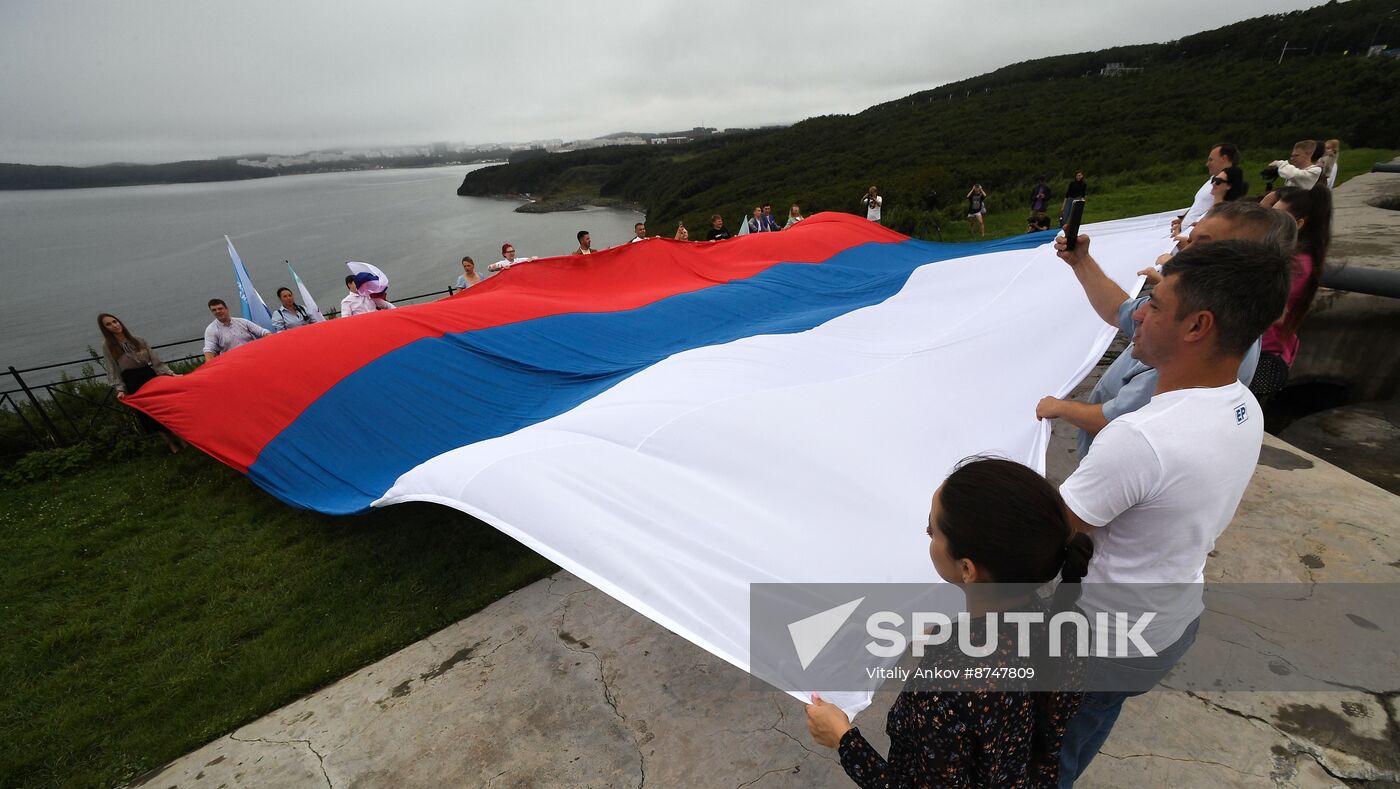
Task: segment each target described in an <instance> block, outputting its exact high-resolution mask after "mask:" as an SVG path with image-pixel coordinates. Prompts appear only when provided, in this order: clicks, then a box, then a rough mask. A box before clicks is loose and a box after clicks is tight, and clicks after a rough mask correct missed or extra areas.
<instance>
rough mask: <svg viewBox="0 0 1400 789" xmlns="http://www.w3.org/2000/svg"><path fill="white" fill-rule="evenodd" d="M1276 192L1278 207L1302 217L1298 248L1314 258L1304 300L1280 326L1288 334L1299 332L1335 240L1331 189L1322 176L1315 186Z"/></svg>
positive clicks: (1304, 285) (1284, 189)
mask: <svg viewBox="0 0 1400 789" xmlns="http://www.w3.org/2000/svg"><path fill="white" fill-rule="evenodd" d="M1275 194H1277V195H1278V201H1277V202H1275V203H1274V205H1275V207H1276V208H1282V207H1284V206H1287V207H1288V208H1287V211H1286V213H1288V214H1290V215H1291V216H1292V217H1293V218H1294V219H1295V220H1296V219H1302V220H1303V227H1302V228H1301V229H1300V230H1299V231H1298V251H1299V252H1306V253H1307V254H1308V257H1310V258H1312V270H1311V271H1309V272H1308V280H1307V282H1305V283H1304V284H1303V298H1302V301H1301V303H1299V305H1298V308H1297V309H1295V310H1291V311H1289V312H1288V314H1286V315H1284V316H1283V325H1282V326H1281V327H1280V328H1281V329H1282V331H1283V336H1284V337H1285V338H1287V337H1292V336H1293V335H1294V334H1295V333H1297V331H1298V326H1299V324H1301V323H1302V322H1303V318H1305V317H1307V315H1308V309H1309V308H1310V307H1312V301H1313V296H1315V295H1317V286H1318V283H1320V282H1321V281H1322V272H1323V270H1324V268H1325V267H1326V265H1327V247H1328V246H1330V245H1331V243H1332V190H1330V189H1328V188H1327V184H1325V183H1323V182H1322V181H1321V180H1319V181H1318V182H1317V185H1316V186H1314V187H1313V188H1312V189H1299V188H1298V187H1296V186H1285V187H1283V188H1282V189H1279V190H1278V191H1277V192H1276V193H1275Z"/></svg>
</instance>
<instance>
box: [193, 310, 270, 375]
mask: <svg viewBox="0 0 1400 789" xmlns="http://www.w3.org/2000/svg"><path fill="white" fill-rule="evenodd" d="M209 312H210V313H211V314H213V316H214V322H213V323H210V324H209V326H208V327H206V328H205V329H204V361H206V362H212V361H214V357H215V356H218V355H219V354H221V353H228V352H229V351H231V350H233V349H234V348H237V347H238V346H240V345H247V344H248V343H250V342H252V341H253V340H256V339H258V338H260V337H266V336H267V335H269V334H271V333H272V332H270V331H268V330H267V329H264V328H263V327H261V326H259V325H258V324H256V323H253V322H252V321H250V320H245V319H244V318H235V317H233V316H232V315H229V314H228V305H227V304H225V303H224V300H223V299H210V300H209Z"/></svg>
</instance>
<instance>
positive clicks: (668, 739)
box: [137, 431, 1400, 789]
mask: <svg viewBox="0 0 1400 789" xmlns="http://www.w3.org/2000/svg"><path fill="white" fill-rule="evenodd" d="M1071 446H1072V443H1071V441H1070V439H1069V437H1068V434H1067V431H1060V432H1059V434H1058V435H1057V436H1056V441H1055V445H1054V449H1053V450H1052V464H1051V475H1052V476H1060V475H1063V474H1064V473H1067V471H1068V469H1069V468H1070V467H1071V466H1072V459H1069V460H1067V459H1066V458H1067V457H1069V456H1070V452H1069V449H1070V447H1071ZM1217 554H1218V555H1216V556H1215V558H1214V559H1213V560H1212V561H1211V562H1210V564H1209V566H1208V576H1209V577H1210V579H1211V580H1231V581H1286V582H1296V583H1301V584H1308V583H1317V582H1323V581H1363V580H1364V581H1369V582H1382V581H1384V582H1389V583H1395V582H1400V562H1397V561H1396V557H1397V556H1400V498H1397V497H1396V496H1394V495H1392V494H1390V493H1387V492H1385V491H1383V490H1381V489H1380V488H1377V487H1375V486H1373V485H1370V484H1368V483H1365V482H1362V481H1360V480H1358V479H1356V478H1355V477H1352V476H1351V475H1349V474H1346V473H1345V472H1343V471H1341V470H1339V469H1336V468H1334V467H1332V466H1329V465H1327V464H1326V463H1324V462H1322V461H1321V460H1318V459H1316V458H1314V457H1312V456H1309V455H1306V454H1304V453H1302V452H1300V451H1298V450H1294V449H1292V448H1291V447H1289V446H1288V445H1286V444H1283V443H1281V442H1279V441H1277V440H1275V439H1272V438H1269V439H1267V441H1266V446H1265V450H1264V455H1263V458H1262V459H1261V463H1260V465H1259V468H1258V471H1257V473H1256V475H1255V477H1254V481H1253V482H1252V483H1251V485H1250V488H1249V491H1248V493H1247V494H1246V497H1245V500H1244V503H1243V505H1242V506H1241V509H1240V512H1239V514H1238V516H1237V517H1236V519H1235V522H1234V523H1233V524H1232V525H1231V527H1230V528H1229V530H1227V531H1226V533H1225V535H1224V536H1223V537H1222V539H1221V540H1220V542H1219V545H1218V550H1217ZM1198 648H1199V647H1198ZM1392 657H1393V656H1392ZM1397 690H1400V681H1398V682H1397V683H1396V687H1390V688H1374V689H1372V690H1371V691H1366V692H1363V691H1345V692H1339V693H1329V694H1310V695H1309V696H1307V697H1306V698H1300V697H1299V696H1298V695H1297V694H1291V695H1290V694H1269V693H1252V694H1242V693H1241V694H1230V695H1226V694H1216V695H1213V696H1212V695H1203V694H1197V693H1179V692H1172V691H1157V692H1154V693H1151V694H1148V695H1147V696H1143V697H1140V698H1138V699H1134V700H1132V701H1130V702H1129V704H1128V705H1127V707H1126V709H1125V710H1124V713H1123V717H1122V719H1121V720H1120V722H1119V724H1118V726H1117V728H1116V729H1115V730H1114V733H1113V736H1112V737H1111V738H1110V739H1109V741H1108V743H1107V744H1106V746H1105V747H1104V752H1103V756H1101V757H1100V758H1099V759H1098V760H1096V761H1095V762H1094V764H1093V765H1092V766H1091V768H1090V770H1089V772H1088V773H1087V774H1086V775H1085V778H1084V780H1083V781H1081V786H1088V787H1097V786H1103V787H1108V786H1113V787H1121V786H1143V787H1149V786H1150V787H1156V786H1163V787H1165V786H1220V787H1232V786H1241V787H1243V786H1297V787H1321V786H1340V785H1342V779H1346V780H1390V781H1400V744H1397V741H1396V732H1397V730H1400V729H1397V716H1396V712H1397V711H1396V701H1397V698H1396V691H1397ZM891 698H892V696H890V695H882V696H881V697H879V698H877V701H876V704H875V706H874V707H872V708H871V709H870V710H868V711H867V712H865V713H864V714H863V715H862V716H861V718H860V721H859V723H861V724H862V726H863V729H864V730H865V731H866V732H867V734H869V735H870V736H871V739H872V740H874V741H876V744H877V747H880V748H882V749H883V748H884V747H885V745H886V743H885V742H884V740H883V721H884V714H885V711H886V709H887V708H888V704H889V702H890V700H891ZM1299 710H1302V711H1303V713H1304V714H1299ZM644 784H646V785H651V786H657V787H673V786H725V787H742V786H763V787H779V786H794V787H795V786H842V785H849V783H848V782H847V781H846V779H845V776H844V774H843V773H842V771H841V769H840V766H839V765H838V764H837V763H836V761H835V760H834V754H833V753H832V752H830V751H828V750H826V749H824V748H821V747H819V746H816V745H815V744H813V743H812V742H811V740H810V739H809V737H808V736H807V733H806V728H805V723H804V720H803V708H802V705H801V704H800V703H798V702H797V701H795V700H793V699H792V698H790V697H788V696H787V695H785V694H781V693H776V692H773V691H770V690H767V689H765V688H763V687H760V686H758V685H756V684H755V683H753V682H752V681H751V680H750V679H749V678H748V676H747V675H745V674H744V673H742V672H740V671H738V670H737V669H734V668H733V667H731V666H729V665H728V664H726V663H724V662H722V661H720V660H718V659H717V658H714V657H713V656H711V655H709V654H708V653H706V652H704V651H703V650H701V649H699V648H697V647H695V646H693V645H691V644H690V643H689V642H686V641H684V640H683V639H681V638H679V637H676V636H674V635H671V634H670V633H669V632H667V631H665V630H664V629H662V628H661V627H659V626H657V625H655V624H653V623H652V622H651V621H649V620H647V619H645V618H643V617H642V616H640V615H638V614H636V613H634V612H632V611H631V610H630V609H628V608H626V607H624V606H622V605H620V604H618V603H616V602H614V601H613V600H612V599H611V598H608V597H606V596H605V595H603V594H601V593H600V592H598V591H596V590H594V589H592V587H590V586H588V585H586V584H584V583H582V582H581V581H579V580H577V579H576V578H574V577H573V576H571V575H569V574H568V573H564V572H561V573H558V574H556V575H555V576H553V577H551V578H549V579H546V580H544V581H540V582H539V583H536V584H534V585H532V586H530V587H527V588H525V589H522V590H520V591H518V592H516V593H515V594H512V595H510V596H508V597H506V598H505V599H503V600H501V601H499V602H497V603H495V604H494V605H492V606H490V607H489V608H487V609H485V610H484V611H482V612H480V613H478V614H476V615H475V616H472V617H469V618H468V619H465V620H463V621H461V622H458V623H457V624H455V625H452V626H451V627H449V628H447V629H445V630H443V631H441V632H439V633H437V634H435V635H433V636H432V637H430V638H427V639H425V640H423V641H421V642H419V643H417V644H414V645H412V646H410V647H408V648H406V649H404V650H402V651H400V652H398V653H397V654H395V655H392V656H390V657H388V658H385V659H384V660H382V661H380V662H378V663H375V664H374V665H371V666H368V667H366V668H364V669H362V670H361V671H358V672H356V673H355V674H353V675H351V676H349V677H346V678H345V679H343V680H341V681H339V682H337V683H335V684H334V685H332V686H330V687H328V688H326V689H325V690H323V691H321V692H319V693H316V694H313V695H312V696H309V697H307V698H305V699H302V700H300V701H297V702H295V703H293V704H290V705H288V706H287V707H285V708H283V709H281V710H278V711H277V712H275V713H273V714H271V715H268V716H267V717H265V718H263V719H261V720H258V721H256V722H254V723H252V724H249V725H247V726H244V727H243V728H241V729H239V730H237V731H235V732H233V733H231V734H229V735H227V736H225V737H222V738H220V739H218V740H215V741H214V742H212V743H210V744H209V745H207V746H205V747H203V748H201V749H199V750H197V751H195V752H194V753H191V754H189V755H187V756H185V757H183V758H181V759H178V760H176V761H175V762H173V763H172V764H170V765H168V766H167V767H165V768H163V769H162V770H159V771H157V772H156V773H153V774H150V775H148V776H146V777H145V778H144V779H142V780H141V781H139V782H137V785H145V786H150V787H162V789H163V788H164V787H170V786H180V787H204V786H207V787H218V786H297V787H316V786H332V787H352V786H358V787H378V786H384V787H410V786H498V787H526V786H600V787H601V786H627V787H631V786H642V785H644Z"/></svg>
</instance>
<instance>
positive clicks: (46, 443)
mask: <svg viewBox="0 0 1400 789" xmlns="http://www.w3.org/2000/svg"><path fill="white" fill-rule="evenodd" d="M457 290H458V289H457V288H448V289H446V290H437V291H433V292H431V293H420V294H418V295H416V296H409V297H407V298H403V299H395V300H394V303H395V304H408V303H412V302H418V301H424V300H427V299H433V298H436V297H439V296H450V295H452V294H453V293H456V292H457ZM338 314H339V311H338V310H332V311H331V312H328V313H325V316H326V317H327V318H334V317H336V316H337V315H338ZM203 342H204V337H203V336H199V337H194V338H192V339H188V340H177V341H175V342H167V343H161V344H160V345H153V346H151V347H152V348H153V349H154V350H158V351H160V350H166V349H169V348H183V349H184V350H182V351H177V353H179V354H180V355H178V356H175V357H172V358H167V359H165V360H164V361H165V362H166V364H169V365H171V366H174V367H190V368H192V367H196V366H198V365H199V364H200V363H201V362H202V361H203V360H204V354H203V352H202V351H203V345H202V344H203ZM162 356H163V355H162ZM4 374H5V375H8V376H9V381H7V382H6V383H5V385H6V386H8V387H9V388H7V389H4V390H0V460H3V459H6V458H12V457H14V456H16V455H22V454H25V453H26V452H29V451H32V450H34V449H50V448H55V447H65V446H71V445H73V444H78V443H81V442H84V441H90V440H94V439H104V438H108V439H109V438H111V437H112V436H114V435H121V434H122V433H131V432H133V431H135V430H136V429H137V427H136V420H135V412H134V411H133V410H132V409H130V408H127V407H125V406H123V405H121V404H120V403H118V401H117V398H116V392H115V390H113V389H112V387H111V386H109V385H108V384H107V380H106V379H107V373H106V370H105V369H104V368H103V366H102V359H101V357H100V356H99V355H98V354H97V352H96V351H95V350H93V349H92V348H91V347H89V348H88V355H87V356H86V357H84V358H81V359H72V360H69V361H64V362H55V363H53V364H42V365H39V366H37V367H26V368H23V369H16V368H15V367H14V366H13V365H11V366H9V367H8V369H7V370H6V372H5V373H4ZM26 376H27V377H26ZM5 422H8V423H9V424H4V423H5Z"/></svg>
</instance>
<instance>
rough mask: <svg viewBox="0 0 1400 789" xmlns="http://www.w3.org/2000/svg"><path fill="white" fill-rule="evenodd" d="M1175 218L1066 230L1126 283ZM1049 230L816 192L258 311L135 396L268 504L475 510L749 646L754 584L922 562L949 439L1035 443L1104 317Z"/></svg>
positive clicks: (912, 568)
mask: <svg viewBox="0 0 1400 789" xmlns="http://www.w3.org/2000/svg"><path fill="white" fill-rule="evenodd" d="M1167 216H1168V215H1159V216H1150V217H1142V218H1137V219H1130V220H1120V221H1116V222H1109V223H1104V224H1100V225H1097V226H1090V227H1088V228H1086V231H1085V232H1087V233H1089V234H1090V235H1091V236H1092V238H1093V252H1094V254H1095V256H1096V257H1097V258H1098V260H1099V262H1100V264H1102V265H1103V267H1104V268H1105V270H1106V271H1107V272H1108V274H1109V276H1111V277H1113V278H1114V279H1115V280H1117V281H1118V282H1119V283H1120V284H1122V285H1124V287H1125V288H1128V289H1130V290H1131V289H1132V288H1133V287H1134V286H1135V283H1136V281H1137V277H1136V274H1135V272H1136V271H1137V270H1139V269H1140V268H1142V267H1144V266H1146V265H1148V264H1150V263H1151V262H1152V261H1153V259H1154V258H1155V257H1156V255H1157V254H1158V253H1160V252H1162V251H1164V250H1165V249H1166V248H1167V246H1168V245H1169V244H1170V240H1169V239H1168V237H1167V233H1166V228H1167V222H1168V219H1167ZM1052 238H1053V237H1052V235H1051V234H1049V233H1039V234H1030V235H1025V236H1020V237H1015V238H1008V239H1003V240H997V241H989V242H985V243H978V244H937V243H930V242H924V241H917V240H912V239H909V238H906V237H904V236H902V235H900V234H898V233H895V232H893V231H891V230H888V229H886V228H883V227H881V226H880V225H878V224H875V223H872V222H868V221H866V220H864V219H860V218H856V217H852V216H848V215H844V214H821V215H818V216H815V217H812V218H810V219H807V220H806V221H804V222H802V223H801V224H799V225H797V226H796V227H794V228H792V229H790V230H785V231H783V232H780V233H764V234H753V235H750V236H746V237H744V238H739V239H733V240H729V241H722V242H712V243H711V242H706V243H685V242H676V241H671V240H668V239H651V240H648V241H645V242H642V243H636V244H628V245H624V246H621V247H618V248H615V249H610V250H606V251H604V252H601V253H598V254H595V255H591V256H577V257H558V258H548V259H543V260H538V261H534V262H530V263H523V264H520V265H518V266H516V267H514V268H512V269H510V270H508V271H506V272H504V273H502V274H500V275H498V276H495V277H492V278H490V279H488V280H487V281H486V282H484V283H482V284H480V285H477V286H475V287H472V288H471V289H469V290H467V291H464V292H462V293H461V294H459V295H456V296H453V297H451V298H448V299H444V300H441V301H438V302H435V303H432V304H424V305H418V306H411V307H404V308H401V309H398V310H393V311H384V312H379V313H376V314H373V315H365V316H359V317H354V318H348V319H339V320H333V321H329V322H326V323H319V324H314V325H311V326H307V327H304V328H301V329H298V330H296V331H294V332H284V333H282V334H277V335H273V336H271V337H268V338H265V339H262V340H259V341H257V342H255V343H252V344H250V345H247V346H244V347H242V348H238V349H236V350H234V351H232V352H230V353H228V354H226V355H224V356H220V357H219V358H217V359H215V360H214V361H213V362H211V363H209V364H207V365H205V366H204V367H202V368H201V369H199V370H198V371H196V372H195V373H193V374H191V375H188V376H185V377H183V378H157V379H156V380H154V381H152V382H151V383H150V384H147V386H146V387H144V388H143V389H142V390H141V392H140V394H138V395H135V396H133V397H130V398H127V400H126V402H127V403H130V404H132V405H134V406H136V407H138V408H140V409H141V410H143V411H146V412H147V413H149V414H150V415H152V416H154V417H155V418H156V419H158V420H160V421H161V422H162V423H163V424H165V425H167V426H169V427H170V428H171V429H173V430H174V431H176V432H177V433H179V434H180V435H182V436H184V437H185V438H186V439H187V440H189V441H190V442H191V443H193V444H194V445H196V446H198V447H199V448H200V449H202V450H204V451H205V452H208V453H209V454H211V455H213V456H214V457H216V458H218V459H219V460H221V461H223V462H225V463H227V464H229V465H230V466H233V467H234V468H237V469H239V470H240V471H244V472H246V473H247V474H248V476H249V477H250V478H251V479H253V480H254V481H255V482H256V483H257V484H258V485H260V486H262V487H263V488H264V489H266V490H267V491H268V492H270V493H272V494H273V495H275V496H277V497H278V498H280V499H282V500H283V501H285V502H287V503H289V504H293V505H296V506H300V507H307V508H310V509H315V510H319V511H322V512H328V513H352V512H357V511H360V510H363V509H365V508H367V507H372V506H375V507H377V506H384V505H389V504H395V503H398V502H402V501H431V502H438V503H440V504H444V505H447V506H450V507H455V508H457V509H460V510H463V511H465V512H468V513H471V514H472V515H475V516H477V517H478V518H480V519H482V520H484V521H486V522H487V523H490V524H492V525H493V526H495V527H496V528H498V529H501V530H502V531H504V532H506V533H507V534H510V535H511V536H512V537H514V538H516V539H518V540H520V541H521V542H523V543H525V544H526V545H528V546H530V547H531V548H533V549H534V550H536V551H539V552H540V553H541V554H543V555H545V556H547V557H548V558H550V559H551V560H553V561H554V562H556V563H557V564H559V565H560V566H562V567H564V568H566V569H568V570H570V571H572V572H573V573H575V574H576V575H578V576H580V577H581V578H583V579H585V580H586V581H588V582H589V583H592V584H593V585H595V586H597V587H598V588H600V589H602V590H603V591H605V592H607V593H608V594H610V595H612V596H614V597H616V598H617V599H619V600H621V601H622V602H624V603H626V604H627V605H629V606H631V607H632V608H634V609H636V610H637V611H639V612H641V613H643V614H645V615H646V616H648V617H650V618H651V619H653V620H655V621H657V622H659V623H661V624H662V625H664V626H666V627H667V628H669V629H670V630H672V631H674V632H676V633H678V634H680V635H682V636H684V637H685V638H687V639H689V640H691V641H693V642H694V643H696V644H698V645H700V646H701V647H703V648H705V649H707V650H709V651H710V652H712V653H714V654H716V655H718V656H720V657H723V658H725V659H726V660H728V661H730V662H732V663H734V664H735V665H737V666H739V667H740V668H744V669H746V670H747V668H748V637H749V634H748V603H749V598H748V587H749V584H751V583H755V582H774V581H808V582H848V581H849V582H854V581H932V580H935V579H936V576H935V574H934V572H933V569H932V567H931V565H930V563H929V558H928V550H927V549H928V538H927V537H926V536H925V534H924V527H925V525H926V519H927V513H928V506H929V500H930V497H931V496H932V494H933V491H934V489H935V488H936V487H937V485H938V483H939V482H940V481H941V480H942V479H943V477H944V476H946V474H947V473H948V472H949V471H950V470H951V468H952V467H953V465H954V464H955V463H956V462H957V461H958V460H960V459H962V458H963V457H965V456H968V455H971V454H977V453H996V454H1000V455H1002V456H1005V457H1009V458H1011V459H1014V460H1018V461H1021V462H1023V463H1026V464H1028V465H1031V466H1033V467H1036V468H1039V469H1042V470H1043V469H1044V459H1045V458H1044V455H1045V449H1046V443H1047V439H1048V434H1049V428H1048V426H1047V425H1046V424H1043V423H1041V422H1038V421H1037V420H1036V418H1035V406H1036V403H1037V401H1038V400H1039V399H1040V398H1041V397H1043V396H1045V395H1048V394H1054V395H1064V394H1065V393H1067V392H1068V391H1069V390H1070V389H1071V388H1072V387H1073V386H1074V385H1075V384H1076V383H1077V382H1078V381H1079V380H1081V379H1082V378H1083V376H1084V375H1085V374H1086V373H1087V372H1088V371H1089V370H1090V369H1091V368H1092V367H1093V365H1094V363H1095V362H1096V361H1097V360H1098V358H1099V357H1100V355H1101V354H1102V353H1103V352H1104V350H1105V348H1106V347H1107V344H1108V343H1109V341H1110V340H1111V338H1112V336H1113V330H1112V329H1110V328H1109V327H1107V326H1105V325H1104V323H1103V322H1102V321H1100V320H1099V319H1098V318H1097V317H1096V316H1095V315H1094V313H1093V311H1092V309H1091V308H1090V307H1089V304H1088V302H1087V301H1086V299H1085V297H1084V295H1083V293H1082V292H1081V290H1080V288H1079V285H1078V284H1077V282H1076V280H1075V278H1074V276H1073V274H1072V273H1071V272H1070V271H1069V269H1068V267H1067V266H1066V265H1065V264H1064V263H1063V262H1061V261H1060V260H1059V259H1058V258H1056V257H1055V255H1054V252H1053V249H1052V248H1051V247H1050V242H1051V241H1052Z"/></svg>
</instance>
